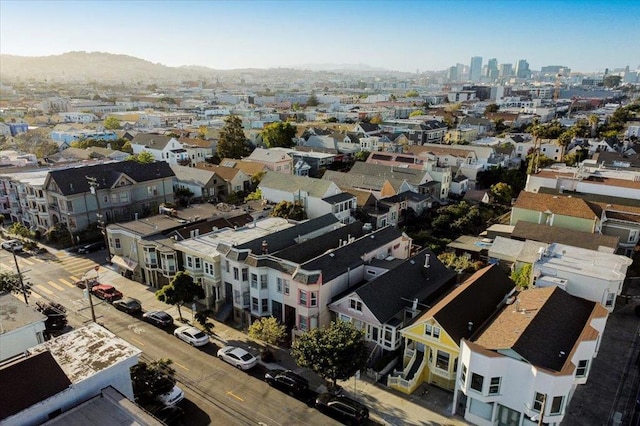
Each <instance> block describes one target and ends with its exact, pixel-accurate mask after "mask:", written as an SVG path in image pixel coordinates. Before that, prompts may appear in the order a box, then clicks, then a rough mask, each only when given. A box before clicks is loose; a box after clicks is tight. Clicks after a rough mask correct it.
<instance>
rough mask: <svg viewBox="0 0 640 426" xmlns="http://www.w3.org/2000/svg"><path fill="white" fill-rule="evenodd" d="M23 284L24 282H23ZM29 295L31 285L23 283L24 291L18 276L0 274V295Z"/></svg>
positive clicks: (9, 273)
mask: <svg viewBox="0 0 640 426" xmlns="http://www.w3.org/2000/svg"><path fill="white" fill-rule="evenodd" d="M23 282H24V281H23ZM5 293H15V294H26V295H27V296H28V295H30V294H31V284H30V283H28V282H24V290H23V287H22V284H21V283H20V276H19V275H18V274H14V273H13V272H0V294H5Z"/></svg>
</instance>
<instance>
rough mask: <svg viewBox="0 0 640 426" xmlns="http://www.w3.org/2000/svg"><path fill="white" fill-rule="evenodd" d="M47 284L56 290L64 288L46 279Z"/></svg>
mask: <svg viewBox="0 0 640 426" xmlns="http://www.w3.org/2000/svg"><path fill="white" fill-rule="evenodd" d="M47 284H49V285H50V286H51V287H53V288H55V289H56V290H58V291H64V288H62V287H60V286H59V285H58V284H56V283H54V282H53V281H47Z"/></svg>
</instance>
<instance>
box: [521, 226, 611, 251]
mask: <svg viewBox="0 0 640 426" xmlns="http://www.w3.org/2000/svg"><path fill="white" fill-rule="evenodd" d="M511 238H512V239H514V240H522V241H524V240H535V241H541V242H543V243H547V244H551V243H560V244H566V245H569V246H574V247H581V248H585V249H589V250H598V249H600V248H601V247H609V248H611V249H614V250H615V249H616V248H617V247H618V241H619V240H620V237H617V236H614V235H604V234H591V233H589V232H581V231H575V230H573V229H566V228H558V227H554V226H549V225H544V224H539V223H533V222H525V221H524V220H519V221H518V222H517V223H516V224H515V226H514V228H513V231H512V232H511Z"/></svg>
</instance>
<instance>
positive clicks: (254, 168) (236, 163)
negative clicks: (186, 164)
mask: <svg viewBox="0 0 640 426" xmlns="http://www.w3.org/2000/svg"><path fill="white" fill-rule="evenodd" d="M200 164H203V163H200ZM220 166H222V167H233V168H236V169H240V170H242V171H243V172H245V173H246V174H248V175H249V176H254V175H257V174H258V173H260V172H264V171H266V170H268V169H267V166H266V165H264V164H262V163H255V162H251V161H245V160H236V159H234V158H223V159H222V160H221V161H220ZM196 167H199V166H198V164H196Z"/></svg>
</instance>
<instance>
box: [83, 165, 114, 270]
mask: <svg viewBox="0 0 640 426" xmlns="http://www.w3.org/2000/svg"><path fill="white" fill-rule="evenodd" d="M85 177H86V179H87V183H89V187H90V188H91V193H92V194H93V195H94V196H95V197H96V205H97V207H98V213H97V214H96V216H97V217H98V229H99V230H100V233H101V234H102V237H103V238H104V245H105V247H106V248H107V262H111V249H110V248H109V240H108V238H107V228H106V226H105V221H104V216H103V215H102V208H101V207H100V198H99V197H98V187H99V186H100V184H99V183H98V180H97V179H96V178H94V177H92V176H85Z"/></svg>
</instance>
